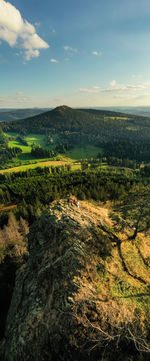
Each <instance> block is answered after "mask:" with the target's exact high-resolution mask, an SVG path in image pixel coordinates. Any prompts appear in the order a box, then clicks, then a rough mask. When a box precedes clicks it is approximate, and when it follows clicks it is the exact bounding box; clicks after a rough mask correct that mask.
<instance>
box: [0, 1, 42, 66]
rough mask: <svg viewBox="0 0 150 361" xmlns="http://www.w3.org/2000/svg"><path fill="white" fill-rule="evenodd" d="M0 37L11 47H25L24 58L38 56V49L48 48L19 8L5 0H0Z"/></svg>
mask: <svg viewBox="0 0 150 361" xmlns="http://www.w3.org/2000/svg"><path fill="white" fill-rule="evenodd" d="M0 39H2V40H4V41H6V42H7V43H8V44H9V45H10V46H12V47H13V46H17V47H20V48H23V49H26V50H25V53H24V54H25V59H26V60H30V59H31V58H33V57H37V56H39V54H40V52H39V49H47V48H49V45H48V44H47V43H46V42H45V41H44V40H43V39H42V38H40V36H39V35H38V34H37V33H36V29H35V27H34V25H32V24H30V23H29V22H28V21H27V20H24V19H23V18H22V16H21V14H20V12H19V10H17V9H16V8H15V6H13V5H12V4H10V3H9V2H6V1H5V0H0Z"/></svg>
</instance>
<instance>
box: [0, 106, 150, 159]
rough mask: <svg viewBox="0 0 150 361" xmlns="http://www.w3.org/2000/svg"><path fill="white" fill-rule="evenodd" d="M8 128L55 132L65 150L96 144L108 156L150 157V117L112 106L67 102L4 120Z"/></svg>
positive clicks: (59, 148) (49, 134) (23, 132)
mask: <svg viewBox="0 0 150 361" xmlns="http://www.w3.org/2000/svg"><path fill="white" fill-rule="evenodd" d="M1 126H2V129H3V130H4V131H5V132H10V131H11V132H17V133H20V134H22V135H26V134H31V133H36V134H37V133H39V134H46V136H51V137H52V138H53V139H54V141H55V145H56V147H57V150H59V152H61V149H62V146H63V149H64V147H65V149H70V148H72V147H75V146H85V145H94V146H97V147H99V148H100V149H102V152H103V154H105V156H113V157H119V158H122V157H125V158H129V159H137V160H139V161H149V160H150V154H149V149H150V118H148V117H143V116H137V115H127V114H124V113H120V112H114V111H109V110H94V109H72V108H69V107H67V106H65V105H63V106H59V107H57V108H55V109H53V110H51V111H48V112H45V113H42V114H39V115H36V116H34V117H29V118H27V119H22V120H15V121H12V122H9V123H8V122H7V123H6V122H5V123H1Z"/></svg>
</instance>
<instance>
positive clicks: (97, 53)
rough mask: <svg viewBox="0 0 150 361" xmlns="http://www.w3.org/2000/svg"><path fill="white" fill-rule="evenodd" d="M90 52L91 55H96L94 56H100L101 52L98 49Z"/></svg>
mask: <svg viewBox="0 0 150 361" xmlns="http://www.w3.org/2000/svg"><path fill="white" fill-rule="evenodd" d="M92 54H93V55H96V56H101V55H102V53H101V52H100V51H96V50H95V51H92Z"/></svg>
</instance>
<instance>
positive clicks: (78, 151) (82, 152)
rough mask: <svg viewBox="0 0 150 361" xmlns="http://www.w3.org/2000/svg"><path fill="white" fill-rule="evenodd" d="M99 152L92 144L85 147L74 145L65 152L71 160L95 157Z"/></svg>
mask: <svg viewBox="0 0 150 361" xmlns="http://www.w3.org/2000/svg"><path fill="white" fill-rule="evenodd" d="M99 153H100V149H99V148H97V147H94V146H92V145H88V146H86V147H75V148H73V149H71V150H70V151H68V152H67V153H66V156H67V157H68V158H70V159H72V160H80V159H90V158H95V157H97V156H98V154H99Z"/></svg>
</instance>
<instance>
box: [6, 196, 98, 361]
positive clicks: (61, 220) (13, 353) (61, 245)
mask: <svg viewBox="0 0 150 361" xmlns="http://www.w3.org/2000/svg"><path fill="white" fill-rule="evenodd" d="M91 227H94V224H93V223H91V219H90V217H86V216H85V215H84V214H82V209H81V208H79V209H78V208H77V207H76V206H75V205H67V204H66V202H59V203H57V204H55V205H54V206H53V207H52V208H51V209H49V210H48V211H45V212H43V214H42V215H41V216H40V218H39V219H38V220H37V221H36V222H35V223H34V225H33V226H32V228H31V230H30V234H29V254H30V255H29V259H28V262H27V264H25V265H24V266H23V267H22V268H21V269H20V270H19V272H18V274H17V278H16V285H15V290H14V295H13V299H12V303H11V307H10V311H9V314H8V319H7V326H6V342H5V356H4V360H5V361H6V360H7V361H28V360H29V361H32V360H34V361H38V360H39V361H42V360H43V361H45V360H72V359H73V358H72V357H73V356H72V355H73V354H74V356H75V359H77V358H78V356H79V351H78V350H79V347H78V346H79V345H78V344H77V339H80V341H81V344H82V342H83V340H82V337H80V336H79V335H78V333H79V334H80V333H81V331H82V327H81V329H80V325H78V324H79V320H78V317H77V315H76V316H75V313H76V312H77V311H76V306H75V304H76V302H78V292H79V289H80V287H81V276H82V274H83V273H84V270H85V267H86V256H88V255H87V249H86V248H87V246H86V244H85V239H87V242H88V236H89V239H90V237H91V235H90V228H91ZM83 292H84V293H86V289H85V290H84V287H83ZM90 293H92V290H90V289H89V290H88V295H87V298H88V297H89V294H90ZM84 337H85V336H84V332H83V338H84Z"/></svg>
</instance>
